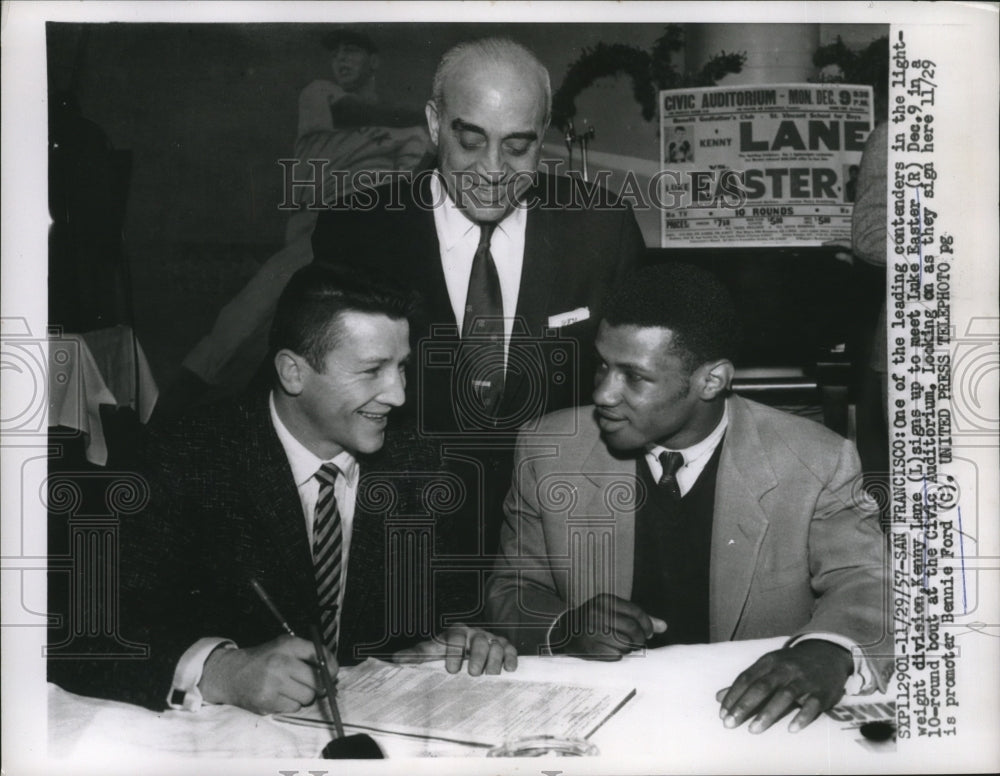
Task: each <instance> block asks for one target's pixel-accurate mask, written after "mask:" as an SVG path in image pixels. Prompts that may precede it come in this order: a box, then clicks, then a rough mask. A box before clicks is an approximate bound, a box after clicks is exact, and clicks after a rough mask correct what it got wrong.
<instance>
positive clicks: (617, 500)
mask: <svg viewBox="0 0 1000 776" xmlns="http://www.w3.org/2000/svg"><path fill="white" fill-rule="evenodd" d="M727 401H728V402H729V426H728V428H727V431H726V435H725V437H724V441H723V443H722V444H723V449H722V454H721V458H720V462H719V471H718V477H717V481H716V490H715V507H714V516H713V523H712V542H711V550H710V570H709V577H710V581H709V633H710V640H711V641H713V642H715V641H727V640H737V639H755V638H764V637H771V636H780V635H786V636H790V637H795V636H799V635H803V634H807V633H818V632H828V633H835V634H839V635H842V636H845V637H847V638H849V639H851V640H853V641H854V642H855V643H857V644H858V645H859V646H860V647H862V649H863V650H864V651H865V655H866V657H867V659H868V663H869V665H870V666H871V667H872V668H873V669H874V673H875V674H876V676H877V679H878V682H879V685H880V686H882V687H884V684H885V682H886V681H887V678H888V674H889V672H890V671H891V661H892V646H891V645H892V633H891V630H890V629H889V628H887V625H886V615H885V613H886V609H885V606H884V597H885V594H886V591H887V590H888V580H887V575H886V567H885V562H886V560H885V553H884V547H885V545H884V539H883V536H882V533H881V531H880V529H879V525H878V515H877V509H876V506H875V504H874V502H873V501H872V500H871V499H870V498H868V497H867V496H865V495H864V494H863V492H862V491H861V489H860V486H861V469H860V463H859V461H858V457H857V452H856V451H855V449H854V445H853V444H852V443H850V442H849V441H847V440H845V439H843V438H842V437H840V436H838V435H837V434H835V433H833V432H832V431H829V430H828V429H826V428H825V427H823V426H821V425H819V424H817V423H814V422H812V421H808V420H805V419H802V418H798V417H795V416H792V415H789V414H787V413H783V412H780V411H778V410H775V409H772V408H769V407H766V406H764V405H761V404H757V403H755V402H752V401H748V400H746V399H743V398H740V397H738V396H731V397H730V398H729V399H728V400H727ZM637 464H638V465H645V463H644V462H643V461H642V460H641V456H640V457H638V458H637V457H636V456H635V455H624V456H621V455H616V454H614V453H612V452H611V451H610V450H609V449H608V448H607V446H606V445H605V444H604V443H603V442H602V441H601V438H600V431H599V428H598V426H597V423H596V421H595V420H594V417H593V408H592V407H582V408H579V409H578V410H575V411H574V410H569V411H564V412H559V413H555V414H554V415H550V416H548V417H547V418H545V419H544V420H543V428H542V430H541V432H540V433H538V434H532V435H526V436H524V437H523V438H522V440H521V441H520V443H519V446H518V450H517V453H516V457H515V475H514V484H513V485H512V487H511V490H510V493H509V494H508V497H507V500H506V502H505V504H504V512H505V523H504V525H503V527H502V530H501V554H500V555H499V556H498V558H497V561H496V566H495V571H494V573H493V575H492V577H491V578H490V581H489V584H488V588H487V598H488V603H487V608H488V612H489V620H490V623H491V624H492V625H491V627H495V628H496V630H497V631H498V632H501V633H504V635H506V636H507V637H508V638H510V639H511V640H512V641H513V642H514V643H515V644H516V645H517V646H518V649H519V650H520V651H522V652H524V653H529V654H530V653H537V652H538V650H539V649H540V648H542V647H543V645H544V641H545V638H546V633H547V629H548V627H549V625H550V624H551V623H552V621H553V619H554V618H555V617H556V616H558V615H559V614H560V613H562V612H564V611H566V610H567V609H569V608H573V607H576V606H578V605H579V604H581V603H583V602H584V601H586V600H588V599H589V598H591V597H592V596H594V595H597V594H598V593H602V592H607V593H612V594H614V595H617V596H619V597H621V598H624V599H626V600H627V599H629V597H630V594H631V592H632V576H633V570H634V567H633V560H634V554H635V546H634V542H635V511H636V503H637V500H639V499H642V498H644V495H643V493H642V484H641V483H640V481H639V480H638V478H637V474H636V466H637ZM668 627H669V623H668Z"/></svg>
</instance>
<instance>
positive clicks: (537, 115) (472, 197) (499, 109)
mask: <svg viewBox="0 0 1000 776" xmlns="http://www.w3.org/2000/svg"><path fill="white" fill-rule="evenodd" d="M545 112H546V105H545V92H544V87H543V86H542V84H541V82H540V81H539V79H538V77H537V73H533V72H532V71H530V70H527V69H525V68H522V67H518V66H517V65H507V64H491V65H487V64H481V63H471V64H470V65H469V66H468V68H467V69H465V70H463V71H461V72H457V73H454V74H453V75H452V76H451V77H450V78H449V79H448V81H447V83H446V85H445V88H444V95H443V101H442V104H441V105H440V106H439V105H436V104H435V103H434V102H430V103H428V104H427V111H426V113H427V125H428V129H429V131H430V135H431V140H432V141H433V142H434V144H435V145H436V146H437V149H438V169H439V170H440V171H441V173H442V175H443V176H444V182H445V186H446V187H447V189H448V194H449V196H450V197H451V199H452V200H453V201H454V202H455V204H456V205H458V206H459V207H460V208H462V209H463V210H464V211H465V213H466V215H467V216H468V217H469V218H470V219H472V220H473V221H478V222H495V221H499V220H500V219H501V218H503V217H504V216H505V215H507V213H509V212H510V211H511V210H512V209H513V208H514V206H515V203H516V201H517V198H518V197H519V196H520V195H521V194H523V193H524V191H525V189H527V188H528V186H529V185H530V184H531V181H532V179H533V176H534V174H535V171H536V170H537V168H538V159H539V156H540V154H541V150H542V136H543V134H544V133H545V120H546V116H545Z"/></svg>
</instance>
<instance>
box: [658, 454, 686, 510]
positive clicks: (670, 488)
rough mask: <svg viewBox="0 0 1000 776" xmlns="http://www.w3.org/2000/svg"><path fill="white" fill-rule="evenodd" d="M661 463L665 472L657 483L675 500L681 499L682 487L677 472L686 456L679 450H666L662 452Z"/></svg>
mask: <svg viewBox="0 0 1000 776" xmlns="http://www.w3.org/2000/svg"><path fill="white" fill-rule="evenodd" d="M660 464H661V465H662V466H663V474H661V475H660V480H659V482H657V485H659V486H660V489H661V490H663V492H664V493H666V494H667V495H668V496H670V498H672V499H673V500H674V501H679V500H680V497H681V488H680V485H678V484H677V472H678V470H679V469H680V468H681V467H682V466H683V465H684V456H683V455H681V454H680V453H678V452H674V451H668V450H664V451H663V452H662V453H660Z"/></svg>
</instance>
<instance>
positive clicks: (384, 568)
mask: <svg viewBox="0 0 1000 776" xmlns="http://www.w3.org/2000/svg"><path fill="white" fill-rule="evenodd" d="M148 464H149V465H148V472H149V475H148V476H149V482H150V493H151V495H150V503H149V508H148V509H146V510H145V511H144V512H142V513H140V514H138V515H137V516H135V517H132V518H123V520H122V525H121V532H120V544H121V552H120V557H121V571H120V580H121V591H122V595H121V601H122V608H121V617H120V626H121V632H122V633H123V635H124V636H125V637H126V638H128V639H129V640H131V641H136V642H141V643H146V644H148V645H149V647H150V652H149V657H148V659H147V660H138V661H136V660H132V661H121V660H114V661H103V662H102V661H97V665H96V666H93V665H91V666H90V667H89V668H88V667H87V666H86V665H85V664H84V663H81V667H80V668H81V670H82V671H85V672H86V671H89V672H90V673H91V675H90V676H89V677H86V678H84V677H77V681H73V682H71V684H72V686H69V687H68V689H74V690H76V691H78V692H86V693H88V694H94V695H103V696H107V697H113V698H116V699H119V700H125V701H129V702H133V703H140V704H142V705H146V706H149V707H151V708H163V707H164V706H165V705H166V696H167V692H168V689H169V687H170V685H171V682H172V678H173V672H174V668H175V667H176V664H177V661H178V659H179V658H180V656H181V655H182V654H183V653H184V651H185V650H186V649H187V648H188V647H190V646H191V645H192V644H193V643H194V642H195V641H196V640H197V639H199V638H201V637H206V636H219V637H225V638H230V639H232V640H234V641H235V642H236V643H237V644H238V645H239V646H247V647H249V646H255V645H257V644H261V643H263V642H266V641H269V640H270V639H273V638H275V637H277V636H280V635H281V634H282V633H283V630H282V628H281V627H280V625H279V624H278V623H277V622H276V620H275V618H274V616H273V615H272V614H271V613H270V612H269V611H268V609H267V608H266V607H265V606H264V604H263V603H262V602H261V601H260V600H259V599H258V598H257V596H256V595H255V594H254V592H253V590H252V588H251V587H250V585H249V580H250V578H251V577H255V578H256V579H257V580H259V582H260V583H261V585H263V587H264V589H265V590H267V591H268V592H269V593H270V595H271V597H272V599H273V600H274V602H275V604H276V605H277V607H278V609H279V610H280V611H281V612H282V613H283V614H284V615H285V617H286V618H287V620H288V623H289V624H290V625H291V627H292V629H293V630H294V631H295V632H296V634H297V635H299V636H302V637H305V638H308V633H309V626H310V625H312V624H315V623H318V621H319V619H318V603H317V597H316V588H315V582H314V580H313V568H312V560H311V556H310V548H309V543H308V537H307V534H306V529H305V522H304V517H303V514H302V506H301V502H300V501H299V497H298V492H297V490H296V487H295V484H294V481H293V479H292V472H291V468H290V466H289V464H288V460H287V458H286V456H285V453H284V450H283V448H282V447H281V443H280V441H279V440H278V437H277V434H276V433H275V431H274V428H273V426H272V424H271V420H270V417H269V413H268V406H267V396H266V394H263V395H256V396H253V397H248V398H246V399H243V400H241V401H239V402H234V403H228V404H220V405H215V406H211V407H207V408H203V409H201V410H199V411H198V412H196V413H195V414H193V415H190V416H187V417H184V418H182V419H181V421H180V422H178V423H176V424H174V425H172V426H171V427H169V428H166V429H163V430H162V431H160V432H159V433H157V434H155V435H154V438H153V443H152V444H151V446H150V452H149V456H148ZM360 464H361V470H360V471H361V475H360V480H359V488H358V499H357V504H356V508H355V516H354V522H353V529H352V539H351V546H350V557H349V562H348V574H347V583H346V584H347V587H346V593H345V601H344V610H343V613H342V617H341V630H340V634H341V635H340V644H339V650H338V655H337V657H338V660H339V661H340V662H341V663H342V664H349V663H352V662H357V661H358V660H359V659H363V658H364V657H366V656H367V655H369V654H381V655H387V654H391V653H392V652H393V651H395V650H396V649H399V648H401V647H403V646H406V645H409V644H412V643H414V642H416V641H418V640H420V639H423V638H428V637H430V636H431V635H433V633H435V632H437V631H438V630H439V627H440V619H441V616H442V615H443V614H444V613H445V611H446V610H447V612H448V613H451V614H455V613H458V612H462V611H463V610H465V609H469V608H471V605H467V604H465V603H464V602H462V600H461V599H462V595H461V593H458V592H457V591H456V588H455V587H454V586H452V587H450V588H447V589H445V588H446V585H443V584H441V583H440V579H436V578H435V577H434V571H433V569H432V568H431V558H430V557H428V554H429V553H427V552H425V553H424V554H423V557H418V558H416V559H415V560H412V562H411V560H407V559H404V557H403V555H404V554H406V553H407V552H408V550H407V549H406V548H407V547H410V546H417V547H420V546H426V547H428V549H430V547H431V546H434V549H435V550H436V551H437V556H436V557H437V558H438V560H440V558H441V555H442V554H443V553H445V552H447V546H446V545H447V540H448V538H449V537H450V536H451V535H452V534H453V532H452V531H449V530H448V529H447V527H446V526H444V525H442V523H443V522H444V521H445V520H446V519H447V518H446V517H444V518H441V519H440V521H435V517H434V514H432V512H434V513H437V514H440V513H442V512H447V511H448V509H449V506H448V503H447V502H448V494H449V493H453V492H455V490H456V487H455V483H454V478H453V477H451V476H450V475H448V474H447V473H444V472H442V471H441V468H440V466H439V465H438V461H437V457H436V455H434V454H432V453H431V451H430V449H429V448H428V445H426V444H423V443H421V442H420V441H419V440H418V439H417V438H416V437H415V435H413V434H412V433H410V432H407V431H406V430H405V429H404V430H399V431H397V432H396V433H395V434H392V433H391V432H390V433H389V434H387V440H386V444H385V446H384V447H383V449H382V450H381V451H380V452H379V453H378V454H376V455H373V456H370V457H366V458H362V459H360ZM442 496H443V498H442ZM432 505H433V506H432ZM408 536H409V537H411V538H412V539H413V541H407V537H408ZM438 576H440V575H438ZM432 584H436V588H435V590H434V591H432V590H431V585H432ZM415 609H416V611H415Z"/></svg>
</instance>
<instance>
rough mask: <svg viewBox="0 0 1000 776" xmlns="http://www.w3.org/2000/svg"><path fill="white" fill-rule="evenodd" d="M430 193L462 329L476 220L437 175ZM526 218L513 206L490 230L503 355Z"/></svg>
mask: <svg viewBox="0 0 1000 776" xmlns="http://www.w3.org/2000/svg"><path fill="white" fill-rule="evenodd" d="M430 184H431V194H432V200H431V201H432V202H434V203H435V207H434V227H435V229H436V230H437V236H438V244H439V246H440V249H441V268H442V269H443V270H444V280H445V285H446V286H447V287H448V299H449V300H450V301H451V309H452V311H453V312H454V313H455V320H456V321H457V322H458V330H459V331H461V330H462V325H463V323H464V322H465V300H466V297H467V296H468V293H469V276H470V275H471V274H472V259H473V258H474V257H475V255H476V248H477V247H479V234H480V228H479V224H477V223H475V222H474V221H471V220H470V219H469V218H468V216H466V215H465V213H463V212H462V211H461V210H460V209H459V208H458V206H457V205H455V203H454V202H452V200H451V197H449V196H448V194H447V193H446V190H445V187H444V183H443V182H442V180H441V178H440V175H434V176H432V177H431V181H430ZM527 222H528V214H527V211H526V210H525V209H524V208H523V207H517V208H514V210H513V211H511V212H510V213H509V214H508V215H507V216H506V217H505V218H504V219H503V220H502V221H500V223H498V224H497V228H496V229H495V230H494V231H493V236H492V237H491V239H490V253H491V254H492V256H493V263H494V264H495V265H496V268H497V275H498V276H499V278H500V295H501V297H502V299H503V315H504V326H503V328H504V357H506V355H507V347H508V345H509V343H510V335H511V331H513V328H514V316H515V314H516V313H517V296H518V292H519V291H520V286H521V268H522V266H524V234H525V227H526V225H527Z"/></svg>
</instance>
